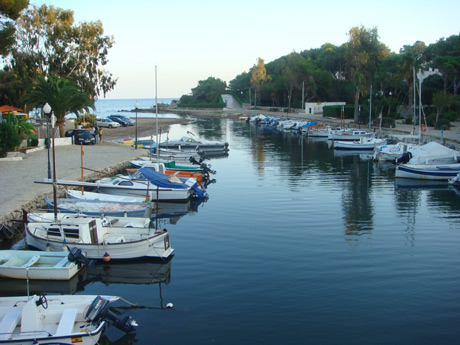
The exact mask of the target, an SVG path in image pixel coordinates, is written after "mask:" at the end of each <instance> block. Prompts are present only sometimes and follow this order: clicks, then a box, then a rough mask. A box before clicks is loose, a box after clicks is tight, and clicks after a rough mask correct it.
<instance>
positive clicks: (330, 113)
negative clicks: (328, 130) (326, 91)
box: [323, 104, 355, 119]
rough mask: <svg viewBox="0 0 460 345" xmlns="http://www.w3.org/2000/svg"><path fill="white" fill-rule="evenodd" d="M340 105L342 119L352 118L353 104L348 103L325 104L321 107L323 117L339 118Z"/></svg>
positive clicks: (353, 112)
mask: <svg viewBox="0 0 460 345" xmlns="http://www.w3.org/2000/svg"><path fill="white" fill-rule="evenodd" d="M342 107H343V109H344V116H343V118H344V119H353V118H354V114H355V106H354V105H352V104H348V105H344V106H342V105H327V106H325V107H323V117H335V118H338V119H340V118H341V117H342Z"/></svg>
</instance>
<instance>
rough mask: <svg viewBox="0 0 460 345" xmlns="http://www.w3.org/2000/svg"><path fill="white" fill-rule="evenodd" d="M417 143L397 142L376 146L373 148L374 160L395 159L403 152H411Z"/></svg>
mask: <svg viewBox="0 0 460 345" xmlns="http://www.w3.org/2000/svg"><path fill="white" fill-rule="evenodd" d="M417 147H418V145H416V144H409V143H404V142H398V143H396V144H392V145H388V144H383V145H379V146H376V147H375V149H374V157H373V158H374V160H376V161H393V162H394V161H395V160H396V159H398V158H400V157H401V156H402V155H403V154H404V153H406V152H411V151H412V150H414V149H416V148H417Z"/></svg>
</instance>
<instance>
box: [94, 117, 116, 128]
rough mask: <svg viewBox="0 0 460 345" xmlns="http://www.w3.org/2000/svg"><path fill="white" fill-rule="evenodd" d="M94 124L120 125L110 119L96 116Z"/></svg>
mask: <svg viewBox="0 0 460 345" xmlns="http://www.w3.org/2000/svg"><path fill="white" fill-rule="evenodd" d="M96 125H97V126H98V127H109V128H115V127H120V124H119V123H118V122H115V121H112V120H110V119H108V118H97V119H96Z"/></svg>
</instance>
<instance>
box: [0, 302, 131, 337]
mask: <svg viewBox="0 0 460 345" xmlns="http://www.w3.org/2000/svg"><path fill="white" fill-rule="evenodd" d="M119 298H120V297H117V296H95V295H56V296H48V297H46V296H44V295H42V296H37V295H33V296H31V297H26V296H17V297H2V298H0V343H1V344H16V345H19V344H23V345H35V344H49V345H51V344H59V345H62V344H69V345H70V344H83V345H94V344H97V342H98V341H99V338H100V337H101V334H102V331H103V330H104V326H105V324H106V319H110V320H111V321H112V322H113V324H114V325H115V326H116V327H117V328H120V329H122V330H123V331H125V332H130V331H131V330H133V329H134V328H135V327H137V324H136V322H135V321H134V320H133V319H132V318H131V317H129V316H126V317H124V318H123V319H122V320H120V319H119V318H118V317H117V316H116V315H115V314H114V313H112V312H111V311H110V310H109V306H110V303H112V302H115V301H117V300H118V299H119Z"/></svg>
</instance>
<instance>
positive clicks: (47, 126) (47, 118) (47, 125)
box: [43, 103, 51, 179]
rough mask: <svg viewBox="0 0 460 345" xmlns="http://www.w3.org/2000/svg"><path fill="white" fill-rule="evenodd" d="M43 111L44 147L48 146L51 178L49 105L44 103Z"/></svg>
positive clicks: (49, 174)
mask: <svg viewBox="0 0 460 345" xmlns="http://www.w3.org/2000/svg"><path fill="white" fill-rule="evenodd" d="M43 112H44V113H45V116H46V140H47V141H46V147H47V148H48V179H51V165H50V136H49V122H50V121H49V120H50V114H51V107H50V105H49V104H48V103H46V104H45V105H44V107H43Z"/></svg>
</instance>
